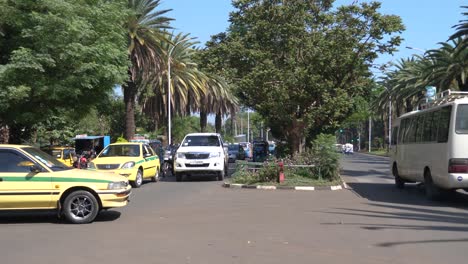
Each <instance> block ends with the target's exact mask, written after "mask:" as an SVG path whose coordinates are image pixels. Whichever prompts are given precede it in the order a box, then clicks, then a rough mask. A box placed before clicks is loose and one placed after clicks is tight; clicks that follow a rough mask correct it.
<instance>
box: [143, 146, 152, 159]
mask: <svg viewBox="0 0 468 264" xmlns="http://www.w3.org/2000/svg"><path fill="white" fill-rule="evenodd" d="M149 149H150V148H149V147H148V146H147V145H143V155H144V156H147V155H148V154H150V155H151V156H153V155H154V154H152V153H151V151H150V150H149Z"/></svg>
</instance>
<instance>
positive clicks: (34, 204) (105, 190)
mask: <svg viewBox="0 0 468 264" xmlns="http://www.w3.org/2000/svg"><path fill="white" fill-rule="evenodd" d="M130 192H131V187H130V185H129V184H128V180H127V179H126V178H125V177H122V176H119V175H114V174H111V173H100V172H97V171H88V170H77V169H74V168H72V167H68V166H65V165H64V164H62V163H61V162H59V161H58V160H56V159H55V158H54V157H52V156H50V155H49V154H47V153H45V152H43V151H41V150H39V149H37V148H34V147H31V146H23V145H0V210H38V209H41V210H56V211H57V213H58V215H59V216H64V217H65V218H66V219H67V220H68V221H69V222H71V223H75V224H85V223H89V222H92V221H93V220H94V219H95V218H96V216H97V215H98V213H99V211H101V210H103V209H109V208H113V207H122V206H125V205H127V203H128V197H129V195H130Z"/></svg>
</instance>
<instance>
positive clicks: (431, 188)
mask: <svg viewBox="0 0 468 264" xmlns="http://www.w3.org/2000/svg"><path fill="white" fill-rule="evenodd" d="M424 188H425V190H426V197H427V198H428V199H429V200H432V201H437V200H439V199H440V198H441V195H442V191H441V189H440V188H439V187H437V186H435V185H434V182H433V180H432V176H431V172H430V171H429V170H426V172H424Z"/></svg>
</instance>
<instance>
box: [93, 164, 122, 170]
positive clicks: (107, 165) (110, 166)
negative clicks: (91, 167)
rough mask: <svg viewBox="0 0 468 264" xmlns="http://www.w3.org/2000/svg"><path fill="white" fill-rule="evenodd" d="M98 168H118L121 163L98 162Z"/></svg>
mask: <svg viewBox="0 0 468 264" xmlns="http://www.w3.org/2000/svg"><path fill="white" fill-rule="evenodd" d="M96 166H97V168H98V170H115V169H118V168H119V166H120V164H97V165H96Z"/></svg>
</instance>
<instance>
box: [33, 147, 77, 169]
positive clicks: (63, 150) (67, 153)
mask: <svg viewBox="0 0 468 264" xmlns="http://www.w3.org/2000/svg"><path fill="white" fill-rule="evenodd" d="M41 150H42V151H44V152H46V153H47V154H49V155H51V156H52V157H54V158H56V159H57V160H58V161H60V162H61V163H63V164H65V165H67V166H73V157H74V156H76V153H75V148H72V147H60V146H47V147H43V148H41Z"/></svg>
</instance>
